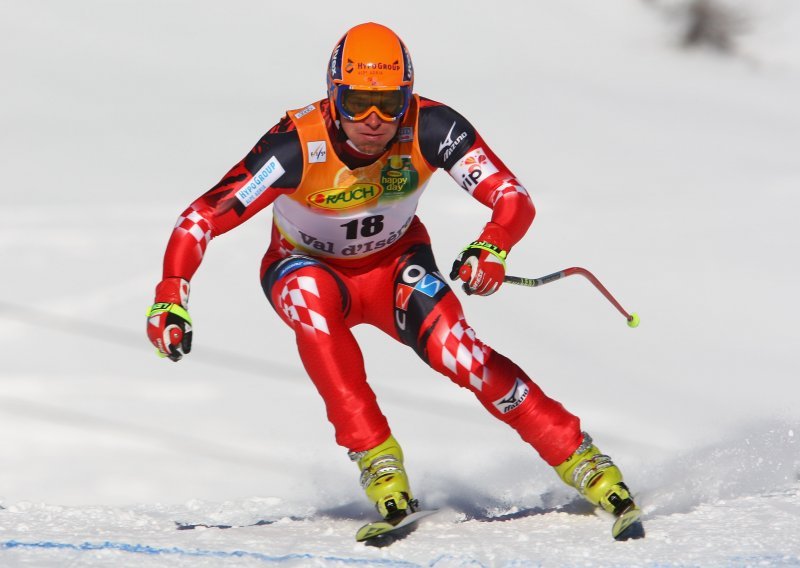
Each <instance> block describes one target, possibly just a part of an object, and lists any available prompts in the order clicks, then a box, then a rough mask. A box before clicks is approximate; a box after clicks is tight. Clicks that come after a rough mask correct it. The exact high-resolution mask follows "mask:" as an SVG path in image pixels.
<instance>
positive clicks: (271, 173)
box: [236, 156, 286, 207]
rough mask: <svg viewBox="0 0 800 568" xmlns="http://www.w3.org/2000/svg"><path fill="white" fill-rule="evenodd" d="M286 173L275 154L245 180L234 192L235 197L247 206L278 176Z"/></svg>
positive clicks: (278, 177) (277, 178)
mask: <svg viewBox="0 0 800 568" xmlns="http://www.w3.org/2000/svg"><path fill="white" fill-rule="evenodd" d="M285 173H286V170H284V169H283V166H282V165H281V163H280V162H279V161H278V159H277V158H276V157H275V156H272V157H271V158H270V159H269V160H267V162H266V163H265V164H264V165H263V166H261V169H260V170H258V171H257V172H256V173H255V175H254V176H253V179H251V180H250V181H248V182H247V184H245V186H244V187H243V188H242V189H240V190H239V191H237V192H236V197H237V198H238V199H239V201H241V202H242V204H243V205H244V206H245V207H247V206H248V205H250V204H251V203H252V202H253V201H255V200H256V199H258V197H259V196H260V195H261V194H262V193H264V192H265V191H266V190H267V189H269V187H270V186H271V185H272V184H273V183H275V182H276V181H278V180H279V179H280V177H281V176H282V175H283V174H285Z"/></svg>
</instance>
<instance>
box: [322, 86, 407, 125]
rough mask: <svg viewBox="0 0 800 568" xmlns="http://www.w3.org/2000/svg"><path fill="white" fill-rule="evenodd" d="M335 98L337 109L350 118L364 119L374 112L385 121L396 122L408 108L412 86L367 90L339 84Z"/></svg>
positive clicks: (355, 119)
mask: <svg viewBox="0 0 800 568" xmlns="http://www.w3.org/2000/svg"><path fill="white" fill-rule="evenodd" d="M334 100H335V101H336V110H338V111H339V112H340V113H341V115H342V116H343V117H345V118H346V119H348V120H354V121H359V120H364V119H365V118H367V117H368V116H369V115H370V114H371V113H373V112H374V113H376V114H377V115H378V117H380V119H381V120H383V121H386V122H395V121H397V120H400V119H401V118H403V115H404V114H405V113H406V111H407V110H408V105H409V104H410V103H411V87H394V88H389V89H381V90H372V89H370V90H367V89H358V88H353V87H351V86H350V85H337V86H336V96H335V98H334Z"/></svg>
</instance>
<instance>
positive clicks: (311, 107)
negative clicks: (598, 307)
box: [294, 105, 315, 118]
mask: <svg viewBox="0 0 800 568" xmlns="http://www.w3.org/2000/svg"><path fill="white" fill-rule="evenodd" d="M314 108H315V107H314V105H308V106H307V107H306V108H304V109H303V110H301V111H300V112H296V113H295V114H294V117H295V118H303V117H304V116H305V115H307V114H308V113H310V112H311V111H312V110H314Z"/></svg>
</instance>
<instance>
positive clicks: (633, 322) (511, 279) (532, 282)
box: [503, 266, 639, 327]
mask: <svg viewBox="0 0 800 568" xmlns="http://www.w3.org/2000/svg"><path fill="white" fill-rule="evenodd" d="M573 274H580V275H581V276H583V277H584V278H586V279H587V280H588V281H589V282H591V283H592V284H594V287H595V288H597V289H598V290H599V291H600V293H601V294H603V296H605V297H606V300H608V301H609V302H611V304H613V306H614V307H615V308H617V310H618V311H619V313H621V314H622V315H623V316H625V319H626V320H628V327H636V326H638V325H639V316H638V314H636V313H630V314H629V313H628V312H626V311H625V309H624V308H623V307H622V306H621V305H620V303H619V302H617V300H616V298H614V296H612V295H611V292H609V291H608V290H606V287H605V286H603V284H602V283H601V282H600V281H599V280H598V279H597V277H596V276H595V275H594V274H592V273H591V272H589V271H588V270H586V269H585V268H581V267H580V266H573V267H572V268H565V269H564V270H559V271H558V272H553V273H552V274H548V275H547V276H541V277H539V278H521V277H519V276H506V277H505V278H504V279H503V280H504V282H508V283H509V284H516V285H518V286H529V287H531V288H535V287H536V286H541V285H542V284H548V283H550V282H555V281H556V280H561V279H562V278H566V277H567V276H572V275H573Z"/></svg>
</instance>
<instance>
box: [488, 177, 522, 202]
mask: <svg viewBox="0 0 800 568" xmlns="http://www.w3.org/2000/svg"><path fill="white" fill-rule="evenodd" d="M508 193H521V194H522V195H528V192H527V191H525V188H524V187H522V186H519V185H517V184H515V183H509V182H506V183H504V184H503V185H501V186H500V187H498V188H497V189H495V190H494V194H492V206H494V205H496V204H497V201H498V200H499V199H500V198H501V197H503V196H504V195H506V194H508Z"/></svg>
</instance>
